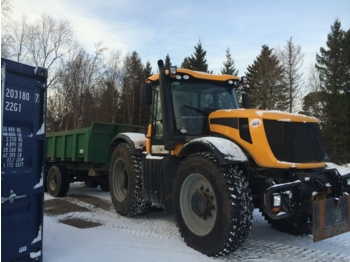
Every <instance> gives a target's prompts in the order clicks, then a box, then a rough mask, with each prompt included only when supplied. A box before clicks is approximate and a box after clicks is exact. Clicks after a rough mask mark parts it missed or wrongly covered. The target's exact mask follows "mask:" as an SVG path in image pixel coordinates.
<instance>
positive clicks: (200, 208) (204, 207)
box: [191, 191, 213, 218]
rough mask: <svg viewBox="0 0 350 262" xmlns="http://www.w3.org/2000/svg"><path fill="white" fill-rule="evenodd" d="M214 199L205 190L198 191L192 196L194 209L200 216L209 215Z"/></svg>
mask: <svg viewBox="0 0 350 262" xmlns="http://www.w3.org/2000/svg"><path fill="white" fill-rule="evenodd" d="M212 206H213V205H212V201H211V199H210V197H209V196H208V194H206V193H205V192H203V191H196V192H195V193H194V194H193V195H192V198H191V208H192V211H193V212H194V213H195V214H196V215H198V216H199V217H204V218H205V217H207V216H208V215H209V214H210V213H211V210H212V209H213V208H212Z"/></svg>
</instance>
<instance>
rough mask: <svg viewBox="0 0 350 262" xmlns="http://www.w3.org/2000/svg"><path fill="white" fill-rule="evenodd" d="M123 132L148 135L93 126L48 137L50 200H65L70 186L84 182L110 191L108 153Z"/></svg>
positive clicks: (121, 127)
mask: <svg viewBox="0 0 350 262" xmlns="http://www.w3.org/2000/svg"><path fill="white" fill-rule="evenodd" d="M123 132H136V133H145V127H143V126H135V125H125V124H116V123H104V122H93V123H92V124H91V126H90V127H87V128H81V129H75V130H68V131H59V132H48V133H47V134H46V185H47V191H48V193H49V194H50V195H51V196H54V197H64V196H65V195H66V194H67V192H68V190H69V185H70V183H73V182H84V183H85V184H86V186H88V187H98V186H100V188H101V190H102V191H109V178H108V174H109V162H110V159H111V153H110V152H107V150H108V147H109V145H110V143H111V141H113V138H114V137H115V136H116V135H117V134H119V133H123Z"/></svg>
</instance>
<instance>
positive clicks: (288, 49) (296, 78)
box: [277, 37, 304, 113]
mask: <svg viewBox="0 0 350 262" xmlns="http://www.w3.org/2000/svg"><path fill="white" fill-rule="evenodd" d="M277 56H278V58H279V60H280V61H281V62H282V65H283V68H284V81H285V83H286V85H287V86H288V94H289V97H288V100H289V112H291V113H292V112H293V111H294V109H295V106H296V99H297V97H298V93H299V91H300V88H301V82H302V76H303V74H302V73H299V69H300V68H301V66H302V65H303V61H304V54H302V53H301V46H300V45H295V44H294V43H293V39H292V37H291V38H290V39H289V40H288V41H287V44H286V45H285V46H284V49H283V50H282V51H279V52H278V53H277Z"/></svg>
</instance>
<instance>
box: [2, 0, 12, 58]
mask: <svg viewBox="0 0 350 262" xmlns="http://www.w3.org/2000/svg"><path fill="white" fill-rule="evenodd" d="M11 13H12V3H11V0H1V56H2V57H7V58H8V57H9V56H10V50H9V49H10V46H11V41H12V39H11V35H10V34H9V33H8V25H9V19H10V14H11Z"/></svg>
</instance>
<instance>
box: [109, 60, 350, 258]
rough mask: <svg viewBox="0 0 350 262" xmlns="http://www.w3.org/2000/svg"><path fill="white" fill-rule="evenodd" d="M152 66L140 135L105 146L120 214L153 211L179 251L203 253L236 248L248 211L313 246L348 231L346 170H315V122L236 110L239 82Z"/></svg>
mask: <svg viewBox="0 0 350 262" xmlns="http://www.w3.org/2000/svg"><path fill="white" fill-rule="evenodd" d="M158 66H159V73H158V74H155V75H153V76H151V77H149V78H148V79H147V80H146V83H145V84H144V85H143V86H142V87H141V101H142V103H143V104H144V105H145V106H146V108H147V112H148V116H149V119H148V123H147V124H146V128H147V131H146V134H137V133H121V134H118V135H117V136H116V137H115V138H114V139H113V141H112V142H111V144H110V147H109V150H110V152H113V154H112V158H111V162H110V172H109V177H110V190H111V198H112V202H113V205H114V207H115V209H116V211H117V212H118V213H119V214H120V215H123V216H127V217H132V216H137V215H142V214H144V213H145V212H146V211H147V209H148V208H149V206H150V205H151V204H156V205H158V206H162V207H163V208H164V211H165V212H166V213H171V212H174V213H175V219H176V224H177V226H178V228H179V231H180V233H181V236H182V237H183V239H184V241H185V242H186V243H187V245H189V246H190V247H192V248H194V249H196V250H198V251H200V252H202V253H203V254H206V255H208V256H221V255H226V254H229V253H231V252H233V251H235V250H236V249H237V248H239V247H240V246H241V245H242V244H243V243H244V241H245V240H246V239H247V237H248V235H249V232H250V229H251V225H252V213H253V209H254V208H259V209H260V211H261V212H262V215H263V216H264V217H265V219H266V220H267V221H268V222H269V223H270V224H271V226H272V227H274V228H276V229H278V230H282V231H285V232H288V233H291V234H296V235H303V234H313V236H314V241H319V240H322V239H325V238H328V237H332V236H334V235H338V234H341V233H344V232H347V231H349V230H350V213H349V212H350V211H349V210H350V208H349V205H350V196H349V194H348V193H350V173H349V174H339V172H338V171H337V169H326V168H325V162H324V161H325V152H324V148H323V142H322V137H321V131H320V127H319V124H318V121H317V119H315V118H311V117H307V116H303V115H299V114H289V113H285V112H279V111H263V110H256V109H247V108H248V99H247V95H246V94H243V95H242V101H243V102H242V103H243V108H239V103H238V99H237V97H236V91H235V90H236V89H237V88H239V87H240V86H242V85H243V86H245V85H246V84H247V80H246V78H245V77H242V78H241V79H239V78H238V77H236V76H232V75H213V74H208V73H203V72H196V71H191V70H186V69H178V68H176V67H171V68H169V70H165V68H164V63H163V61H162V60H159V61H158Z"/></svg>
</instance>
